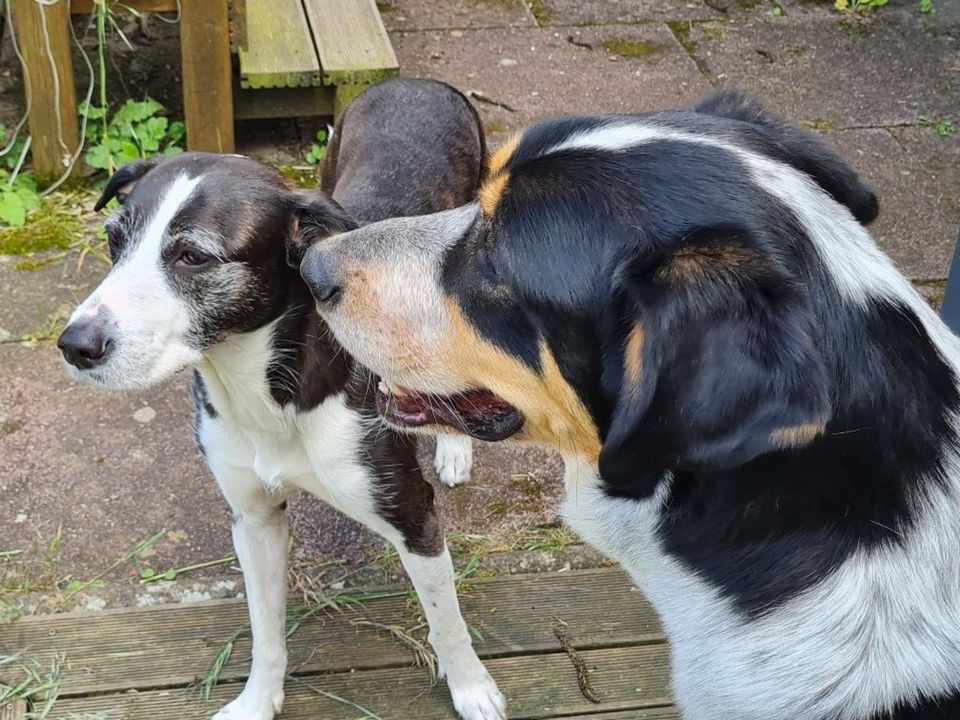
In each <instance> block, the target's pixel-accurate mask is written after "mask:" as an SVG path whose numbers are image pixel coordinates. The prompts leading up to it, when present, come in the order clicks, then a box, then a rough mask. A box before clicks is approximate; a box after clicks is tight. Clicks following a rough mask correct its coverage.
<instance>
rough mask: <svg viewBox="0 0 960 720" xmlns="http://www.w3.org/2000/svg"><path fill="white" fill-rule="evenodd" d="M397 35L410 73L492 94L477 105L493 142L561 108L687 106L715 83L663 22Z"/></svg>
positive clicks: (614, 109) (577, 110)
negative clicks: (616, 46)
mask: <svg viewBox="0 0 960 720" xmlns="http://www.w3.org/2000/svg"><path fill="white" fill-rule="evenodd" d="M392 39H393V44H394V48H395V49H396V51H397V56H398V58H399V59H400V68H401V72H402V73H403V74H405V75H409V76H411V77H432V78H436V79H438V80H443V81H445V82H448V83H451V84H452V85H454V86H456V87H459V88H461V89H462V90H464V91H475V92H477V93H479V94H480V95H481V96H482V97H483V98H485V99H486V101H483V100H482V99H481V100H479V101H478V100H476V98H475V103H474V104H475V105H476V106H477V108H478V110H479V111H480V114H481V116H482V117H483V120H484V123H485V125H486V128H487V131H488V134H489V139H490V144H491V146H495V145H496V144H497V142H498V141H501V140H502V139H503V138H504V137H505V136H506V135H507V134H508V133H509V132H512V131H515V130H518V129H520V128H522V127H525V126H526V125H528V124H530V123H531V122H533V121H535V120H538V119H542V118H545V117H549V116H552V115H565V114H574V113H586V112H589V113H597V112H629V111H636V110H638V109H646V110H655V109H660V108H668V107H678V106H685V105H690V104H691V103H692V102H694V101H695V100H696V98H698V97H700V96H701V95H702V94H703V93H704V92H706V91H708V90H709V89H710V85H709V83H707V81H706V80H705V79H704V78H703V76H702V75H701V74H700V73H699V71H698V70H697V68H696V66H695V65H694V63H693V62H692V61H691V60H690V58H689V57H688V56H687V55H686V53H685V52H684V51H683V48H681V47H680V45H679V44H678V43H677V42H676V40H675V38H674V37H673V34H672V33H671V32H670V30H669V28H667V27H666V26H665V25H663V24H659V23H656V24H648V25H607V26H602V27H584V28H549V29H535V30H521V29H513V28H511V29H504V30H470V31H463V32H462V33H461V32H459V31H458V32H457V34H456V35H454V34H451V33H450V32H421V33H394V34H393V36H392ZM604 42H607V43H611V42H620V43H624V42H625V43H628V44H632V45H633V46H637V47H641V48H643V53H644V54H643V56H641V57H623V56H621V55H618V54H616V53H613V52H609V51H608V50H607V49H606V48H604V45H603V43H604ZM491 101H492V102H497V103H500V104H501V105H502V106H501V107H498V106H497V105H493V104H491ZM506 108H509V109H506Z"/></svg>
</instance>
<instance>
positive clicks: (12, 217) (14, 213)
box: [0, 123, 40, 227]
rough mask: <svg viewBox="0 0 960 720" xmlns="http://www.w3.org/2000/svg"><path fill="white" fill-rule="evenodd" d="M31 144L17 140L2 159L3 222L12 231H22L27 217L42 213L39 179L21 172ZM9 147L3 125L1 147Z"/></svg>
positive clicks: (0, 204) (0, 202) (0, 211)
mask: <svg viewBox="0 0 960 720" xmlns="http://www.w3.org/2000/svg"><path fill="white" fill-rule="evenodd" d="M29 142H30V139H29V137H22V136H21V137H18V138H17V139H16V140H15V141H14V142H13V144H12V145H11V146H10V149H9V150H8V151H7V154H6V155H4V156H3V158H2V159H0V160H2V162H0V221H2V222H3V223H4V224H6V225H11V226H13V227H23V225H24V223H26V221H27V213H28V212H30V211H32V210H39V209H40V195H39V193H38V192H37V179H36V178H35V177H34V176H33V175H31V174H29V173H25V172H20V168H21V166H22V165H23V161H24V157H25V155H26V153H27V151H28V150H29ZM6 143H7V128H6V127H5V126H4V125H3V124H2V123H0V145H2V146H6Z"/></svg>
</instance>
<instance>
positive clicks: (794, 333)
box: [599, 229, 830, 497]
mask: <svg viewBox="0 0 960 720" xmlns="http://www.w3.org/2000/svg"><path fill="white" fill-rule="evenodd" d="M618 286H619V290H620V293H621V297H622V300H623V302H624V304H625V307H624V311H623V313H622V317H627V318H629V320H628V321H627V322H626V324H625V325H624V327H622V328H621V331H622V334H623V339H622V342H621V343H620V348H621V352H622V372H621V376H622V379H621V381H620V387H619V393H618V398H617V401H616V406H615V410H614V414H613V418H612V422H611V425H610V427H609V429H608V432H607V434H606V437H605V439H604V444H603V448H602V451H601V453H600V463H599V465H600V475H601V477H602V478H603V479H604V481H605V482H606V483H607V484H608V486H609V487H610V488H611V489H612V490H613V491H614V492H615V493H619V494H623V495H629V496H633V497H645V496H647V495H649V494H650V493H652V492H653V490H654V489H655V487H656V484H657V483H658V482H659V481H660V479H661V478H662V477H663V476H664V474H665V473H667V472H671V471H722V470H728V469H731V468H734V467H737V466H740V465H743V464H745V463H748V462H750V461H751V460H753V459H754V458H757V457H758V456H760V455H763V454H766V453H769V452H772V451H775V450H781V449H786V448H793V447H800V446H803V445H805V444H807V443H809V442H810V441H811V440H813V439H814V438H815V437H817V436H818V435H820V434H821V433H822V432H823V430H824V426H825V424H826V422H827V420H828V419H829V414H830V400H829V391H828V381H827V370H826V363H825V361H824V358H823V356H822V355H821V353H820V350H819V349H818V347H817V339H816V337H815V335H814V328H815V323H814V318H813V314H812V312H811V309H810V304H809V302H808V300H807V298H806V295H805V293H806V291H805V289H804V288H803V287H802V286H799V284H795V283H792V282H791V281H790V280H789V276H788V275H787V274H786V272H785V271H784V269H783V267H782V266H781V265H779V264H778V263H776V261H775V260H772V259H770V258H764V257H763V256H762V255H761V254H759V250H758V248H757V247H756V245H755V244H754V243H753V242H752V241H751V239H750V238H749V237H748V236H746V235H744V234H742V233H739V232H737V231H735V230H719V231H718V230H712V229H711V230H704V231H699V232H694V233H689V234H686V235H685V236H684V238H683V241H682V243H681V244H680V245H679V247H674V249H673V250H671V251H669V252H665V253H664V254H663V255H662V256H660V257H658V258H656V259H655V260H653V261H649V260H645V261H644V264H643V265H642V266H641V265H638V264H636V263H632V264H629V263H628V265H627V266H626V267H625V268H624V270H623V272H622V274H621V275H620V277H619V278H618Z"/></svg>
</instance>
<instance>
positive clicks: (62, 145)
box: [13, 0, 80, 185]
mask: <svg viewBox="0 0 960 720" xmlns="http://www.w3.org/2000/svg"><path fill="white" fill-rule="evenodd" d="M13 8H14V13H15V15H14V25H15V27H16V31H17V39H18V41H19V43H20V49H21V50H22V51H23V59H24V61H25V63H26V66H27V70H26V77H25V78H24V81H25V82H26V87H27V92H29V93H30V98H31V109H30V135H31V137H32V144H31V150H32V151H33V167H34V170H35V171H36V174H37V179H38V181H39V182H40V184H41V185H46V184H48V183H50V182H51V181H53V180H56V179H57V178H59V177H60V176H61V175H62V174H63V173H64V171H65V170H66V169H67V164H68V162H69V157H70V155H72V154H73V153H74V152H75V151H76V149H77V145H78V143H79V142H80V130H79V125H78V123H77V93H76V88H75V86H74V82H73V65H72V63H71V60H70V46H71V40H70V8H69V7H68V3H67V0H60V1H59V2H56V3H53V4H50V5H45V4H41V3H38V2H36V0H13ZM44 28H45V29H46V33H44ZM48 40H49V41H48ZM54 70H55V71H56V75H54ZM57 89H59V95H58V93H57Z"/></svg>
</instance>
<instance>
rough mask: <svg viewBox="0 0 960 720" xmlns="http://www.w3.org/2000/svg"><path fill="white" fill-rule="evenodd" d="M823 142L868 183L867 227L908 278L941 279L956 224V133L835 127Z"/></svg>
mask: <svg viewBox="0 0 960 720" xmlns="http://www.w3.org/2000/svg"><path fill="white" fill-rule="evenodd" d="M823 137H824V139H825V140H826V141H827V143H828V144H830V145H832V146H833V147H834V149H836V150H837V152H839V153H840V154H841V155H842V156H843V158H844V159H845V160H846V161H847V162H848V163H850V165H851V166H852V167H853V168H854V169H855V170H856V171H857V172H858V173H859V174H860V176H861V177H862V178H863V179H864V180H866V181H868V182H869V183H870V184H871V185H873V187H874V190H875V191H876V192H877V196H878V197H879V198H880V217H879V218H878V219H877V221H876V222H875V223H874V224H873V225H872V226H871V228H870V230H871V232H872V233H873V235H874V237H875V238H876V239H877V242H878V243H879V244H880V247H881V248H883V250H884V251H885V252H886V253H888V254H889V255H890V256H891V257H892V258H893V259H894V261H895V262H896V263H897V265H898V266H899V267H900V269H901V270H902V271H903V272H904V273H905V274H906V275H907V276H908V277H910V278H914V279H919V278H922V279H927V278H944V277H946V275H947V270H948V269H949V266H950V259H951V258H952V257H953V245H954V242H955V240H956V237H957V229H958V228H960V134H954V135H948V136H945V137H941V136H939V135H937V133H936V132H935V131H934V130H933V129H931V128H894V129H891V130H887V129H868V130H841V131H833V132H827V133H824V134H823Z"/></svg>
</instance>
